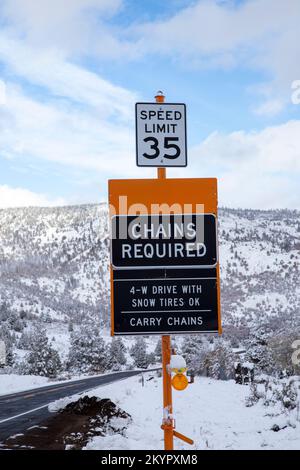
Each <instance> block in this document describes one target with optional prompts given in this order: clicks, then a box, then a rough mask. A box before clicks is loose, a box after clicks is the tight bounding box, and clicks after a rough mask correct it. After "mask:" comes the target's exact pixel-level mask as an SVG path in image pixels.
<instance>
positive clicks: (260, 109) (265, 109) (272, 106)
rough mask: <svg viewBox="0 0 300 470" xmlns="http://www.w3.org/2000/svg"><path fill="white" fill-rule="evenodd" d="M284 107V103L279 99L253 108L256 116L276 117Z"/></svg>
mask: <svg viewBox="0 0 300 470" xmlns="http://www.w3.org/2000/svg"><path fill="white" fill-rule="evenodd" d="M284 107H285V103H284V101H281V100H280V99H278V98H277V99H270V100H267V101H265V102H264V103H262V104H260V105H259V106H257V107H256V108H254V112H255V113H256V114H257V115H258V116H276V115H277V114H279V113H280V112H281V111H282V110H283V109H284Z"/></svg>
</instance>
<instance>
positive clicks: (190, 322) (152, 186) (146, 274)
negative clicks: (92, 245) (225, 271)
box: [108, 92, 221, 450]
mask: <svg viewBox="0 0 300 470" xmlns="http://www.w3.org/2000/svg"><path fill="white" fill-rule="evenodd" d="M155 98H156V102H155V103H137V106H136V113H137V114H136V124H137V164H138V166H153V167H157V178H154V179H128V180H125V179H120V180H110V181H109V188H108V192H109V204H110V222H111V334H112V335H153V334H154V335H162V376H163V377H162V379H163V420H162V425H161V428H162V429H163V431H164V442H165V450H172V449H173V438H174V436H175V437H177V438H179V439H181V440H183V441H185V442H186V443H188V444H193V441H192V440H191V439H189V438H188V437H186V436H184V435H183V434H181V433H178V432H177V431H176V430H175V422H174V418H173V405H172V380H173V382H174V388H175V389H177V390H184V389H185V388H186V385H187V379H186V377H185V376H182V375H180V374H179V375H177V376H176V377H173V379H172V370H173V369H174V368H173V369H171V366H170V364H171V356H172V358H173V357H174V356H173V353H172V347H171V336H170V334H190V333H217V332H219V333H221V318H220V277H219V261H218V245H217V180H216V178H167V177H166V166H169V167H170V166H174V167H175V166H185V165H186V154H187V152H186V129H185V105H183V104H178V103H177V104H175V103H173V104H169V103H164V98H165V97H164V95H163V93H161V92H159V93H158V94H157V96H156V97H155ZM173 372H174V370H173ZM179 372H182V371H179Z"/></svg>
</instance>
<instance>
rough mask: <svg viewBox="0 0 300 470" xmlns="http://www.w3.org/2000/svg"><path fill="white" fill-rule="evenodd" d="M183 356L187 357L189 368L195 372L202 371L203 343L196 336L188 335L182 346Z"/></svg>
mask: <svg viewBox="0 0 300 470" xmlns="http://www.w3.org/2000/svg"><path fill="white" fill-rule="evenodd" d="M181 352H182V356H183V357H184V359H185V362H186V365H187V368H188V369H190V370H193V371H194V373H195V374H200V373H201V354H202V343H201V340H199V338H197V337H195V336H187V337H185V338H184V343H183V345H182V347H181Z"/></svg>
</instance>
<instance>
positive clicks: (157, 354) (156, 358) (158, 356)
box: [154, 338, 162, 362]
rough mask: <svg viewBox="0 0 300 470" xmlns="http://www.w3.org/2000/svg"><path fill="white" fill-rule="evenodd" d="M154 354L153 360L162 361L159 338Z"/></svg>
mask: <svg viewBox="0 0 300 470" xmlns="http://www.w3.org/2000/svg"><path fill="white" fill-rule="evenodd" d="M154 354H155V360H156V361H157V362H161V360H162V351H161V338H159V340H158V341H157V343H156V346H155V349H154Z"/></svg>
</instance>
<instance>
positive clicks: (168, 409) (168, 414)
mask: <svg viewBox="0 0 300 470" xmlns="http://www.w3.org/2000/svg"><path fill="white" fill-rule="evenodd" d="M155 100H156V103H164V101H165V96H164V94H163V93H162V92H161V91H159V92H158V93H157V95H156V96H155ZM166 177H167V175H166V168H157V178H158V179H165V178H166ZM161 350H162V373H163V405H164V409H163V422H162V429H163V431H164V440H165V450H173V449H174V442H173V416H172V413H173V404H172V384H171V379H172V377H171V371H170V370H169V368H168V366H169V364H170V362H171V336H170V335H163V336H162V338H161Z"/></svg>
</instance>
